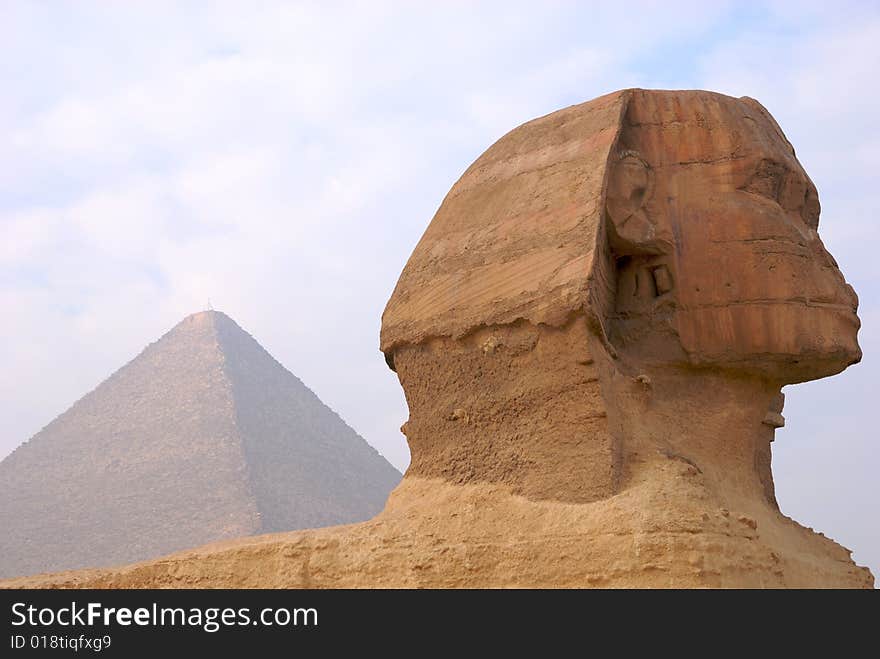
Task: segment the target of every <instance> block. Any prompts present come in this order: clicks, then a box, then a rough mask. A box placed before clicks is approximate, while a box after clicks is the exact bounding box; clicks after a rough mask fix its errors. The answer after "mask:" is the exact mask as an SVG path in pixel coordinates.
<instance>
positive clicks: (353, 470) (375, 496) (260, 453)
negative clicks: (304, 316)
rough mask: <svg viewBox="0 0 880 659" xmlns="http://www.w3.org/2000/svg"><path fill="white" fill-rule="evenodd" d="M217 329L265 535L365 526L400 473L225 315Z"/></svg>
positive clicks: (217, 319) (377, 510)
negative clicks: (305, 529) (318, 528)
mask: <svg viewBox="0 0 880 659" xmlns="http://www.w3.org/2000/svg"><path fill="white" fill-rule="evenodd" d="M215 326H216V330H217V338H218V341H219V343H220V346H221V352H222V353H223V355H224V357H225V364H224V368H225V371H226V374H227V377H228V379H229V381H230V383H231V385H232V390H233V399H234V401H235V410H236V423H237V425H238V431H239V433H240V436H241V441H242V447H243V450H244V455H245V460H246V462H247V465H248V469H249V472H250V483H251V487H252V489H253V494H254V497H255V499H256V503H257V507H258V509H259V512H260V518H261V531H262V532H264V533H270V532H276V531H287V530H291V529H301V528H314V527H318V526H329V525H332V524H346V523H350V522H357V521H363V520H365V519H369V518H370V517H372V516H373V515H376V514H377V513H379V512H380V511H381V510H382V507H383V506H384V505H385V499H386V498H387V497H388V493H389V492H390V491H391V490H392V489H393V488H394V487H395V486H396V485H397V484H398V483H399V482H400V479H401V474H400V472H398V471H397V470H396V469H395V468H394V467H392V466H391V464H390V463H389V462H388V461H387V460H385V458H383V457H382V456H381V455H380V454H379V453H378V452H377V451H376V450H375V449H374V448H373V447H371V446H370V445H369V444H368V443H367V442H366V441H365V440H364V439H363V438H362V437H361V436H360V435H358V434H357V433H356V432H355V431H354V430H352V429H351V428H350V427H349V426H348V425H347V424H346V423H345V422H344V421H343V420H342V419H341V418H340V417H339V415H337V414H336V413H335V412H334V411H333V410H331V409H330V408H329V407H327V406H326V405H325V404H324V403H323V402H321V400H320V399H319V398H318V397H317V396H316V395H315V394H314V393H313V392H312V391H311V390H310V389H309V388H308V387H306V386H305V385H304V384H303V383H302V381H300V379H299V378H297V377H296V376H295V375H293V373H291V372H290V371H288V370H287V369H285V368H284V367H283V366H282V365H281V364H280V363H278V362H277V361H276V360H275V359H274V358H273V357H272V356H271V355H270V354H269V353H268V352H267V351H266V350H265V349H264V348H263V347H262V346H261V345H260V344H259V343H257V342H256V341H255V340H254V339H253V338H252V337H251V336H250V335H249V334H247V333H246V332H245V331H244V330H242V329H241V328H240V327H239V326H238V325H237V324H236V323H235V321H233V320H232V319H231V318H229V317H228V316H226V315H225V314H221V313H216V321H215Z"/></svg>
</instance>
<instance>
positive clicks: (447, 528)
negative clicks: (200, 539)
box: [19, 90, 873, 587]
mask: <svg viewBox="0 0 880 659" xmlns="http://www.w3.org/2000/svg"><path fill="white" fill-rule="evenodd" d="M818 219H819V203H818V195H817V193H816V189H815V187H814V186H813V183H812V182H811V181H810V179H809V177H808V176H807V175H806V173H805V172H804V171H803V168H802V167H801V166H800V164H799V163H798V161H797V159H796V157H795V154H794V150H793V149H792V147H791V145H790V144H789V143H788V141H787V140H786V138H785V137H784V135H783V133H782V131H781V130H780V129H779V127H778V126H777V124H776V122H775V121H774V120H773V119H772V117H771V116H770V115H769V113H768V112H767V111H766V110H765V109H764V108H763V107H761V106H760V104H758V103H757V102H756V101H754V100H752V99H748V98H743V99H735V98H731V97H728V96H723V95H720V94H714V93H709V92H700V91H688V92H667V91H645V90H625V91H621V92H617V93H614V94H610V95H607V96H604V97H601V98H598V99H596V100H593V101H590V102H588V103H584V104H581V105H578V106H573V107H570V108H567V109H564V110H561V111H559V112H555V113H553V114H550V115H548V116H545V117H542V118H539V119H536V120H534V121H531V122H529V123H526V124H524V125H523V126H520V127H519V128H516V129H515V130H513V131H511V132H510V133H508V134H507V135H505V136H504V137H503V138H502V139H501V140H499V141H498V142H497V143H496V144H494V145H493V146H492V147H491V148H489V149H488V150H487V151H486V152H485V153H484V154H483V155H482V156H481V157H480V158H479V159H478V160H477V161H476V162H475V163H474V164H473V165H471V167H470V168H468V170H467V171H466V172H465V173H464V175H463V176H462V177H461V179H460V180H459V181H458V182H457V183H456V184H455V186H453V188H452V190H450V192H449V194H448V195H447V196H446V198H445V199H444V201H443V203H442V205H441V207H440V209H439V210H438V211H437V214H436V215H435V217H434V219H433V220H432V222H431V224H430V226H429V227H428V229H427V231H426V232H425V234H424V236H423V238H422V239H421V241H420V242H419V244H418V245H417V247H416V249H415V251H414V252H413V254H412V256H411V258H410V260H409V262H408V263H407V266H406V268H405V269H404V272H403V273H402V275H401V277H400V280H399V282H398V284H397V287H396V289H395V291H394V294H393V295H392V298H391V300H390V301H389V303H388V306H387V308H386V311H385V314H384V315H383V322H382V333H381V350H382V352H383V353H384V354H385V358H386V361H387V362H388V364H389V366H390V367H391V368H393V369H394V370H395V371H396V372H397V374H398V377H399V379H400V382H401V385H402V387H403V389H404V392H405V394H406V398H407V403H408V405H409V411H410V416H409V419H408V420H407V422H406V423H405V424H404V426H403V428H402V430H403V432H404V433H405V434H406V436H407V440H408V442H409V445H410V449H411V453H412V463H411V466H410V468H409V470H408V471H407V473H406V476H405V478H404V479H403V481H402V483H401V484H400V486H399V487H398V488H397V489H396V490H395V491H394V492H393V493H392V495H391V497H390V499H389V501H388V503H387V505H386V508H385V510H384V511H383V513H381V514H380V515H379V516H378V517H376V518H374V519H373V520H371V521H369V522H366V523H364V524H359V525H355V526H347V527H336V528H331V529H321V530H315V531H301V532H294V533H290V534H281V535H273V536H264V537H260V538H248V539H242V540H238V541H232V542H226V543H222V544H217V545H209V546H206V547H203V548H200V549H196V550H191V551H189V552H183V553H181V554H176V555H173V556H170V557H167V558H165V559H160V560H158V561H150V562H146V563H143V564H137V565H134V566H130V567H126V568H120V569H117V570H97V571H84V572H78V573H70V574H63V575H57V576H49V577H42V578H40V579H39V580H38V583H40V584H41V585H55V586H57V585H84V586H90V587H102V586H107V587H138V586H149V587H161V586H186V587H193V586H197V587H198V586H223V587H245V586H247V587H261V586H270V587H587V586H599V587H701V586H704V587H823V586H830V587H871V586H872V584H873V577H872V576H871V574H870V572H869V571H868V570H867V569H865V568H861V567H858V566H857V565H855V564H854V563H853V561H852V559H851V557H850V552H849V551H848V550H846V549H845V548H843V547H841V546H840V545H838V544H836V543H835V542H833V541H832V540H830V539H827V538H825V537H824V536H822V535H821V534H818V533H815V532H813V531H812V530H811V529H808V528H805V527H802V526H801V525H799V524H797V523H796V522H794V521H792V520H790V519H789V518H787V517H785V516H784V515H783V514H782V513H781V512H780V511H779V508H778V506H777V503H776V498H775V493H774V487H773V478H772V471H771V467H770V463H771V442H772V441H773V439H774V436H775V433H776V431H777V428H779V427H781V426H782V424H783V417H782V400H783V399H782V396H781V393H780V389H781V387H782V386H784V385H785V384H790V383H795V382H801V381H805V380H810V379H816V378H820V377H825V376H828V375H832V374H835V373H837V372H840V371H842V370H843V369H844V368H846V366H848V365H849V364H851V363H854V362H856V361H858V360H859V358H860V352H859V348H858V344H857V341H856V334H857V330H858V318H857V316H856V315H855V309H856V306H857V300H856V297H855V294H854V292H853V291H852V289H851V288H850V287H849V286H848V285H847V284H846V282H845V281H844V279H843V276H842V275H841V273H840V271H839V270H838V268H837V264H836V263H835V262H834V260H833V258H832V257H831V256H830V255H829V254H828V253H827V252H826V251H825V249H824V247H823V246H822V243H821V240H820V239H819V236H818V234H817V227H818ZM22 583H24V584H28V582H27V581H21V580H20V581H19V584H22Z"/></svg>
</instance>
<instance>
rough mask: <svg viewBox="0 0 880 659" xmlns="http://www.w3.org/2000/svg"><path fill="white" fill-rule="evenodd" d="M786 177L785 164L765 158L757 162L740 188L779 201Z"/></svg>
mask: <svg viewBox="0 0 880 659" xmlns="http://www.w3.org/2000/svg"><path fill="white" fill-rule="evenodd" d="M785 178H786V169H785V166H784V165H782V164H781V163H778V162H776V161H775V160H767V159H766V158H765V159H764V160H762V161H761V162H759V163H758V166H757V167H755V171H754V173H753V174H752V175H751V177H750V178H749V180H748V181H746V184H745V185H744V186H742V188H741V189H742V190H745V191H746V192H750V193H752V194H756V195H760V196H762V197H766V198H767V199H770V200H771V201H775V202H777V203H779V200H780V194H781V192H782V190H783V186H784V183H785Z"/></svg>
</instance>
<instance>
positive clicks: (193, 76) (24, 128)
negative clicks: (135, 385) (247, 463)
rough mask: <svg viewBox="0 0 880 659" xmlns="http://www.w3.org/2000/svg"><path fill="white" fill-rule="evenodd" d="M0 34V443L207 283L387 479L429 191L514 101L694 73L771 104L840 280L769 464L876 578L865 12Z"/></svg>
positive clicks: (636, 6)
mask: <svg viewBox="0 0 880 659" xmlns="http://www.w3.org/2000/svg"><path fill="white" fill-rule="evenodd" d="M0 43H2V46H0V49H2V51H3V52H2V55H3V57H2V58H0V83H2V89H3V90H4V103H2V104H0V230H2V235H3V240H2V241H0V308H2V311H3V323H2V326H0V339H2V341H0V358H2V360H3V363H4V366H5V368H4V369H3V370H2V372H0V419H2V426H0V428H2V430H0V455H5V454H6V453H8V452H9V451H11V450H12V449H13V448H14V447H15V446H16V445H18V444H19V443H21V442H22V441H23V440H25V439H27V438H28V437H29V436H31V435H33V434H34V433H35V432H37V431H38V430H39V429H40V428H41V427H42V426H43V425H44V424H46V423H47V422H49V421H50V420H51V419H52V418H54V417H55V416H56V415H57V414H59V413H60V412H62V411H64V409H66V408H67V407H68V406H69V405H70V404H72V403H73V402H74V401H75V400H76V399H77V398H79V397H80V396H82V395H83V394H84V393H85V392H87V391H88V390H90V389H92V388H93V387H95V386H96V385H97V384H98V383H99V382H101V381H102V380H103V379H104V378H106V377H107V376H108V375H109V374H110V373H111V372H112V371H114V370H115V369H116V368H118V367H119V366H121V365H122V364H124V363H125V362H126V361H128V360H130V359H131V358H132V357H134V356H135V355H136V354H137V353H138V352H139V351H140V350H141V349H142V348H143V347H144V346H145V345H146V344H147V343H149V342H150V341H153V340H155V339H156V338H158V337H159V336H160V335H161V334H162V333H163V332H165V331H167V330H168V329H169V328H170V327H172V326H173V325H174V324H175V323H176V322H178V321H179V320H180V319H182V318H183V317H184V316H185V315H187V314H189V313H192V312H194V311H198V310H200V309H203V308H205V306H206V304H207V300H208V298H210V299H211V300H212V302H213V304H214V306H215V308H218V309H221V310H223V311H226V312H227V313H229V314H230V315H231V316H232V317H233V318H234V319H236V320H237V321H238V322H239V323H240V324H241V325H242V326H243V327H244V328H245V329H246V330H248V331H249V332H251V333H252V334H253V335H254V336H255V337H256V338H257V339H258V340H259V341H260V342H261V343H262V344H263V345H264V346H265V347H266V348H267V349H268V350H269V351H270V352H272V354H273V355H274V356H275V357H276V358H278V359H279V360H280V361H281V362H282V363H283V364H285V365H286V366H287V367H288V368H289V369H291V370H292V371H293V372H294V373H296V374H297V375H298V376H300V377H301V378H302V379H303V380H304V381H305V382H306V383H307V384H308V385H309V386H310V387H311V388H312V389H314V391H315V392H316V393H317V394H318V395H319V396H320V397H321V398H322V399H323V400H324V401H325V402H327V403H328V404H330V405H331V406H332V407H333V408H334V409H336V410H337V411H338V412H339V413H340V414H341V415H342V416H343V417H344V418H345V419H346V420H347V421H348V422H349V423H350V424H351V425H352V426H353V427H354V428H355V429H356V430H358V431H359V432H360V433H361V434H362V435H364V436H365V437H366V438H367V440H368V441H370V442H371V443H372V444H373V445H374V446H376V447H377V448H378V449H379V450H380V451H381V452H382V453H383V454H384V455H385V456H386V457H388V458H389V459H390V460H391V461H392V462H393V463H394V464H396V465H397V466H398V467H400V468H404V467H405V466H406V464H407V461H408V452H407V449H406V444H405V441H404V439H403V437H402V435H400V433H399V431H398V428H399V427H400V425H401V423H402V422H403V421H404V420H405V419H406V404H405V402H404V399H403V396H402V393H401V391H400V387H399V385H398V384H397V381H396V378H395V376H394V374H393V373H391V372H390V371H388V370H387V368H386V367H385V364H384V362H383V360H382V358H381V356H380V355H379V353H378V331H379V320H380V315H381V312H382V309H383V308H384V305H385V302H386V300H387V298H388V296H389V295H390V293H391V290H392V289H393V287H394V284H395V282H396V280H397V276H398V274H399V273H400V270H401V268H402V267H403V264H404V263H405V262H406V259H407V258H408V256H409V254H410V252H411V251H412V248H413V247H414V246H415V243H416V241H417V240H418V238H419V237H420V235H421V233H422V232H423V231H424V229H425V227H426V226H427V224H428V222H429V220H430V218H431V216H432V215H433V213H434V211H435V210H436V208H437V206H438V205H439V203H440V201H441V199H442V198H443V196H444V195H445V194H446V192H447V190H448V189H449V187H450V186H451V185H452V184H453V183H454V181H455V180H456V179H457V178H458V176H459V175H460V174H461V172H462V171H464V169H465V168H466V167H467V165H468V164H469V163H470V162H472V161H473V160H474V159H475V158H476V157H477V156H478V155H479V154H480V153H481V152H482V151H483V150H484V149H485V148H486V147H488V146H489V145H490V144H491V143H492V142H493V141H494V140H496V139H497V138H498V137H500V136H501V135H502V134H503V133H505V132H506V131H508V130H510V129H511V128H513V127H515V126H517V125H518V124H520V123H523V122H524V121H526V120H528V119H531V118H533V117H536V116H539V115H541V114H545V113H547V112H551V111H553V110H555V109H558V108H560V107H564V106H566V105H570V104H572V103H578V102H581V101H585V100H588V99H590V98H593V97H595V96H598V95H600V94H603V93H606V92H608V91H612V90H615V89H620V88H624V87H633V86H638V87H649V88H650V87H660V88H704V89H711V90H714V91H719V92H724V93H728V94H731V95H735V96H741V95H749V96H753V97H755V98H757V99H758V100H760V101H761V102H762V103H763V104H764V105H765V106H766V107H767V108H768V109H769V110H770V111H771V112H772V113H773V114H774V116H775V117H776V119H777V120H778V121H779V123H780V124H781V126H782V128H783V130H785V132H786V134H787V135H788V137H789V139H790V140H791V141H792V143H793V144H794V145H795V147H796V149H797V152H798V157H799V159H800V160H801V162H802V163H803V165H804V166H805V168H806V169H807V171H808V172H809V173H810V175H811V177H812V178H813V180H814V182H815V183H816V185H817V187H818V189H819V193H820V197H821V201H822V207H823V211H822V218H821V223H820V227H819V230H820V234H821V235H822V237H823V240H824V241H825V243H826V246H827V247H828V248H829V250H830V251H831V252H832V253H833V254H834V256H835V257H836V259H837V261H838V262H839V263H840V266H841V269H842V270H843V272H844V274H845V275H846V276H847V279H848V280H849V282H850V283H851V284H853V286H854V287H855V289H856V290H857V291H858V293H859V295H860V298H861V309H860V316H861V318H862V322H863V328H862V330H861V333H860V342H861V344H862V348H863V350H864V352H865V358H864V360H863V362H862V363H861V364H859V365H858V366H855V367H853V368H851V369H849V370H848V371H846V372H845V373H844V374H842V375H840V376H837V377H835V378H830V379H827V380H823V381H820V382H814V383H808V384H804V385H799V386H797V387H788V388H787V390H786V393H787V402H786V410H785V415H786V418H787V420H788V425H787V427H786V428H785V429H784V430H782V431H780V432H778V433H777V436H778V439H777V441H776V442H775V443H774V471H775V474H776V482H777V493H778V496H779V499H780V502H781V505H782V508H783V511H784V512H786V513H787V514H789V515H791V516H792V517H794V518H795V519H797V520H799V521H801V522H802V523H804V524H806V525H808V526H813V527H815V528H817V529H819V530H821V531H823V532H825V533H826V534H827V535H829V536H831V537H833V538H835V539H836V540H838V541H840V542H842V543H843V544H845V545H846V546H848V547H850V548H853V549H855V558H856V559H857V560H858V561H859V562H861V563H862V564H869V565H870V566H871V567H872V569H873V571H874V573H875V574H880V529H878V525H877V520H878V519H880V496H878V495H880V486H878V484H877V483H878V480H880V479H878V476H880V458H878V451H877V448H876V439H877V435H878V432H877V430H876V426H875V424H876V421H875V417H874V415H873V404H874V400H873V399H874V396H873V391H874V389H875V387H876V383H877V381H878V379H880V357H878V356H877V355H878V352H880V332H878V329H877V328H878V326H880V266H878V259H877V258H876V256H875V252H876V245H875V240H874V238H875V236H876V230H875V225H876V221H875V214H876V212H877V211H876V208H877V204H876V201H875V190H876V188H877V184H878V179H877V172H878V171H880V124H878V122H877V117H878V116H880V92H878V89H877V85H876V76H877V71H878V70H880V49H878V48H877V46H876V44H877V43H880V9H878V5H877V3H876V2H863V3H858V2H854V3H846V2H843V3H834V5H833V6H830V7H829V6H827V3H805V2H787V3H786V2H776V3H756V2H755V3H752V2H749V3H743V2H738V3H725V2H711V3H706V2H694V3H675V2H662V3H661V2H645V3H639V2H626V3H606V2H602V3H599V2H596V3H588V2H579V3H534V2H532V3H516V2H503V3H500V2H499V3H488V2H487V3H476V2H467V3H465V2H460V3H457V2H443V3H440V2H436V3H428V2H423V3H413V2H408V3H394V2H365V3H346V4H340V3H272V2H255V3H219V4H215V3H212V4H211V6H210V7H209V6H208V5H207V4H205V3H189V4H186V3H176V2H167V3H163V2H143V3H137V2H126V3H109V2H94V3H89V2H77V3H61V2H52V3H49V2H46V3H36V2H4V3H3V4H2V5H0Z"/></svg>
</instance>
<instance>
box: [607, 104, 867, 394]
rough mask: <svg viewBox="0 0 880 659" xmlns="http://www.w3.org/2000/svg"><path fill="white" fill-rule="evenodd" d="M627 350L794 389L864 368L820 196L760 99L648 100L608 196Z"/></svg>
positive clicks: (633, 111)
mask: <svg viewBox="0 0 880 659" xmlns="http://www.w3.org/2000/svg"><path fill="white" fill-rule="evenodd" d="M606 214H607V219H608V225H609V236H610V237H609V242H610V244H611V249H612V252H613V255H614V257H615V259H616V264H617V295H616V299H617V302H616V309H615V319H616V326H617V328H618V331H617V339H618V341H620V342H623V343H625V344H629V345H630V346H631V347H633V348H635V349H636V351H637V352H638V350H639V347H641V349H642V352H643V353H644V355H645V357H646V358H649V359H653V360H655V361H669V362H676V361H682V362H686V363H689V364H693V365H707V366H710V365H711V366H716V367H718V366H720V367H729V368H733V369H737V370H742V371H745V372H749V373H759V374H762V375H764V376H768V377H771V378H773V379H776V380H778V381H780V382H783V383H791V382H800V381H804V380H810V379H815V378H819V377H824V376H827V375H831V374H834V373H837V372H839V371H841V370H843V369H844V368H846V366H848V365H849V364H852V363H854V362H857V361H858V360H859V359H860V357H861V352H860V350H859V347H858V342H857V339H856V335H857V332H858V328H859V320H858V317H857V316H856V307H857V304H858V300H857V297H856V295H855V293H854V291H853V290H852V288H851V287H850V286H849V285H848V284H847V283H846V281H845V280H844V278H843V275H842V274H841V272H840V270H839V269H838V267H837V263H836V262H835V261H834V259H833V258H832V256H831V255H830V254H829V253H828V252H827V251H826V249H825V247H824V245H823V244H822V241H821V239H820V238H819V235H818V233H817V228H818V222H819V201H818V195H817V193H816V189H815V187H814V185H813V183H812V181H810V179H809V177H808V176H807V174H806V172H805V171H804V170H803V168H802V167H801V165H800V163H799V162H798V161H797V159H796V158H795V156H794V153H793V150H792V149H791V146H790V145H789V144H788V142H787V141H786V140H785V138H784V137H783V135H782V133H781V131H780V130H779V128H778V127H777V126H776V124H775V122H774V121H773V120H772V118H771V117H770V116H769V114H767V112H766V110H764V109H763V108H761V107H760V106H759V105H758V104H757V103H755V102H754V101H752V100H751V99H734V98H730V97H724V96H720V95H717V94H707V93H699V92H691V93H686V94H678V95H673V94H669V93H662V92H659V93H658V92H653V93H652V92H636V93H634V95H633V98H632V99H631V101H630V104H629V107H628V110H627V115H626V119H625V125H624V128H623V132H622V135H621V140H620V149H619V151H618V154H617V156H616V158H615V160H614V163H613V165H612V168H611V170H610V173H609V179H608V187H607V192H606Z"/></svg>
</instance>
